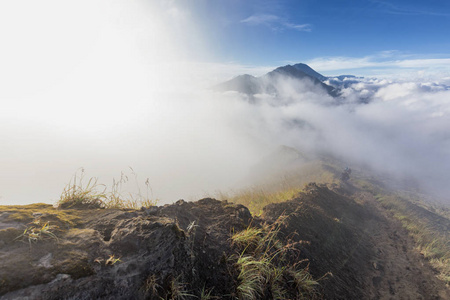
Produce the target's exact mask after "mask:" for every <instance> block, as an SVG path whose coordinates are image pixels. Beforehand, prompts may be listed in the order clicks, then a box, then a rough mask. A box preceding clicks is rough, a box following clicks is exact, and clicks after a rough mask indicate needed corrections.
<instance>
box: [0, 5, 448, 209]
mask: <svg viewBox="0 0 450 300" xmlns="http://www.w3.org/2000/svg"><path fill="white" fill-rule="evenodd" d="M322 2H324V3H322ZM322 2H321V5H320V7H318V3H316V2H315V1H254V0H251V1H235V0H233V1H218V0H210V1H206V0H200V1H190V0H189V1H117V0H116V1H106V0H89V1H87V0H81V1H70V2H68V1H57V0H54V1H48V0H43V1H31V0H24V1H3V2H1V3H0V37H1V46H0V204H26V203H33V202H47V203H54V202H55V201H56V200H58V198H59V195H60V193H61V191H62V190H63V188H64V186H65V185H66V184H67V183H68V182H69V181H70V179H71V177H72V176H73V174H74V173H75V172H76V171H77V170H79V169H80V168H84V170H85V172H86V176H88V177H98V179H99V182H101V183H104V184H106V185H109V184H110V183H111V182H112V180H113V178H116V179H117V178H118V177H120V174H121V172H122V171H129V170H130V169H129V167H132V168H133V170H134V171H135V172H136V174H137V175H138V180H139V182H140V184H142V185H143V184H144V181H145V179H146V178H148V179H149V183H150V186H151V189H152V193H153V197H154V198H159V199H160V204H164V203H172V202H174V201H176V200H178V199H180V198H184V199H187V200H189V199H197V198H200V197H203V196H205V195H208V194H211V193H214V192H215V191H217V190H230V189H234V188H239V187H243V186H245V185H246V182H244V179H245V178H248V176H249V174H250V173H249V172H250V171H249V170H251V169H252V166H254V165H255V164H257V163H258V162H259V161H260V160H261V159H262V158H263V157H265V156H266V155H267V154H268V153H270V152H271V151H273V150H274V149H276V148H277V147H278V146H280V145H287V146H292V147H296V148H298V149H302V150H305V151H311V152H314V151H315V150H319V151H325V150H330V149H331V150H330V151H332V152H333V154H335V155H337V156H339V157H343V158H344V159H348V160H349V161H351V162H354V163H359V164H363V163H367V164H369V165H371V166H372V167H374V168H375V169H379V170H380V171H381V170H385V171H388V172H392V173H394V174H395V175H399V176H400V175H401V174H407V175H411V176H415V177H417V178H419V179H424V187H427V188H430V189H438V190H439V191H438V192H442V193H441V194H444V192H447V191H448V187H447V186H446V181H447V180H448V178H449V175H450V174H449V173H448V172H449V170H450V134H449V131H448V129H449V128H450V118H449V115H450V88H449V86H450V52H449V51H448V49H450V42H449V39H448V38H447V32H444V31H445V30H444V29H445V28H450V6H449V5H448V4H446V3H442V2H444V1H431V2H429V3H430V4H429V6H427V5H428V4H427V5H425V4H424V3H425V2H424V3H420V2H418V1H371V0H367V1H358V3H357V4H356V3H354V2H353V1H339V5H341V6H339V5H338V4H337V2H336V1H322ZM341 2H342V3H341ZM427 3H428V2H427ZM325 4H327V5H325ZM333 24H335V25H333ZM419 24H420V25H419ZM377 26H378V27H377ZM402 26H404V27H402ZM364 29H365V30H364ZM300 62H302V63H306V64H308V65H309V66H311V67H312V68H314V69H315V70H316V71H318V72H321V73H322V74H323V75H326V76H334V75H342V74H352V75H356V76H364V78H360V79H358V82H357V83H355V84H354V85H351V86H348V87H346V88H345V89H344V90H343V94H344V95H345V97H346V99H347V100H346V102H345V103H344V104H343V105H341V106H331V105H329V102H330V101H332V100H331V98H330V97H329V96H328V95H325V96H324V95H322V96H318V95H312V94H310V93H304V92H303V90H302V91H300V90H299V88H298V87H297V88H292V86H291V85H290V83H289V82H283V83H282V84H283V87H282V88H281V89H280V91H281V92H282V93H281V96H280V97H281V98H282V99H284V100H286V99H287V100H286V102H284V103H283V105H279V103H278V104H277V105H274V103H275V102H276V100H274V99H273V98H272V97H273V95H269V94H261V95H257V98H258V99H260V102H258V103H259V104H258V105H254V104H252V103H250V102H249V101H248V99H247V98H246V96H245V95H243V94H240V93H237V92H218V91H215V90H213V89H212V87H214V86H215V85H217V84H219V83H221V82H224V81H226V80H229V79H231V78H233V77H235V76H237V75H241V74H251V75H254V76H261V75H263V74H265V73H267V72H269V71H271V70H273V69H275V68H276V67H278V66H283V65H287V64H295V63H300ZM369 96H370V97H371V99H373V101H372V102H370V103H368V104H364V105H360V104H356V103H357V102H358V101H357V100H358V99H362V98H367V97H369ZM288 100H289V101H288ZM298 119H300V120H303V121H305V122H308V124H311V127H310V128H307V129H305V128H287V127H286V123H287V122H288V121H289V120H298ZM311 128H312V129H311Z"/></svg>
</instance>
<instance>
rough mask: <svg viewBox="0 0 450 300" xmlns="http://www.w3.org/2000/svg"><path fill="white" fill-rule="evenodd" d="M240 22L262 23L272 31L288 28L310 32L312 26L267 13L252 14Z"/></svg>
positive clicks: (254, 24) (249, 23) (256, 24)
mask: <svg viewBox="0 0 450 300" xmlns="http://www.w3.org/2000/svg"><path fill="white" fill-rule="evenodd" d="M241 23H245V24H248V25H253V26H258V25H263V26H267V27H269V28H270V29H271V30H273V31H282V30H286V29H288V30H297V31H306V32H310V31H311V28H312V26H311V24H296V23H291V22H288V21H286V20H285V19H283V18H281V17H279V16H276V15H269V14H254V15H251V16H250V17H248V18H246V19H244V20H241Z"/></svg>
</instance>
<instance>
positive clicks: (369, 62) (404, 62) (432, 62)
mask: <svg viewBox="0 0 450 300" xmlns="http://www.w3.org/2000/svg"><path fill="white" fill-rule="evenodd" d="M306 63H307V64H308V65H310V66H311V67H312V68H314V69H317V70H319V71H321V72H332V73H341V72H345V71H349V70H351V71H355V72H357V73H358V75H364V76H367V75H377V76H379V75H381V74H399V73H402V72H403V73H406V72H410V73H412V72H424V71H425V72H427V73H428V74H431V73H435V74H438V75H442V74H448V75H447V76H449V75H450V54H448V55H447V56H446V57H445V56H440V57H423V56H420V55H405V54H402V53H401V52H399V51H383V52H379V53H377V54H374V55H368V56H364V57H345V56H334V57H320V58H315V59H312V60H309V61H307V62H306ZM366 71H367V72H370V74H369V73H366ZM374 72H378V74H374Z"/></svg>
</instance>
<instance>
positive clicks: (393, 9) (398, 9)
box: [369, 0, 450, 17]
mask: <svg viewBox="0 0 450 300" xmlns="http://www.w3.org/2000/svg"><path fill="white" fill-rule="evenodd" d="M369 1H370V2H372V3H375V4H377V5H378V6H379V8H380V9H382V10H383V11H384V12H386V13H389V14H396V15H411V16H417V15H428V16H441V17H450V12H437V11H432V10H425V9H422V8H419V7H412V6H399V5H395V4H393V3H390V2H387V1H380V0H369Z"/></svg>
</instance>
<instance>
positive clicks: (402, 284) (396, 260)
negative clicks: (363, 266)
mask: <svg viewBox="0 0 450 300" xmlns="http://www.w3.org/2000/svg"><path fill="white" fill-rule="evenodd" d="M356 197H357V198H358V199H359V200H362V201H364V202H365V203H366V204H367V205H368V206H369V207H372V208H373V212H374V214H375V215H376V218H374V219H372V220H370V221H369V222H368V226H367V229H366V233H367V235H368V236H370V238H371V240H372V241H371V244H372V245H375V249H374V250H375V251H374V253H375V255H374V256H373V257H372V258H371V260H370V262H369V263H370V266H371V267H370V270H369V274H368V276H369V280H368V281H369V284H368V286H367V295H368V296H369V298H370V299H450V289H449V288H447V287H446V286H445V284H444V283H443V282H442V281H440V280H439V279H437V278H436V272H435V271H434V270H433V268H432V267H431V266H430V264H429V263H428V262H427V261H426V259H424V258H423V257H422V255H421V254H420V253H419V252H418V251H417V250H416V249H415V244H414V241H413V239H412V237H410V236H409V235H408V232H407V230H406V229H405V228H403V227H402V225H401V223H400V222H399V221H398V220H396V219H394V218H393V217H392V216H390V215H389V214H388V212H386V211H385V210H384V209H383V208H381V207H380V206H379V204H378V203H377V202H376V200H375V199H374V198H373V196H372V195H371V194H369V193H366V192H362V193H359V194H358V195H356ZM370 278H371V281H372V283H371V285H370Z"/></svg>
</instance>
